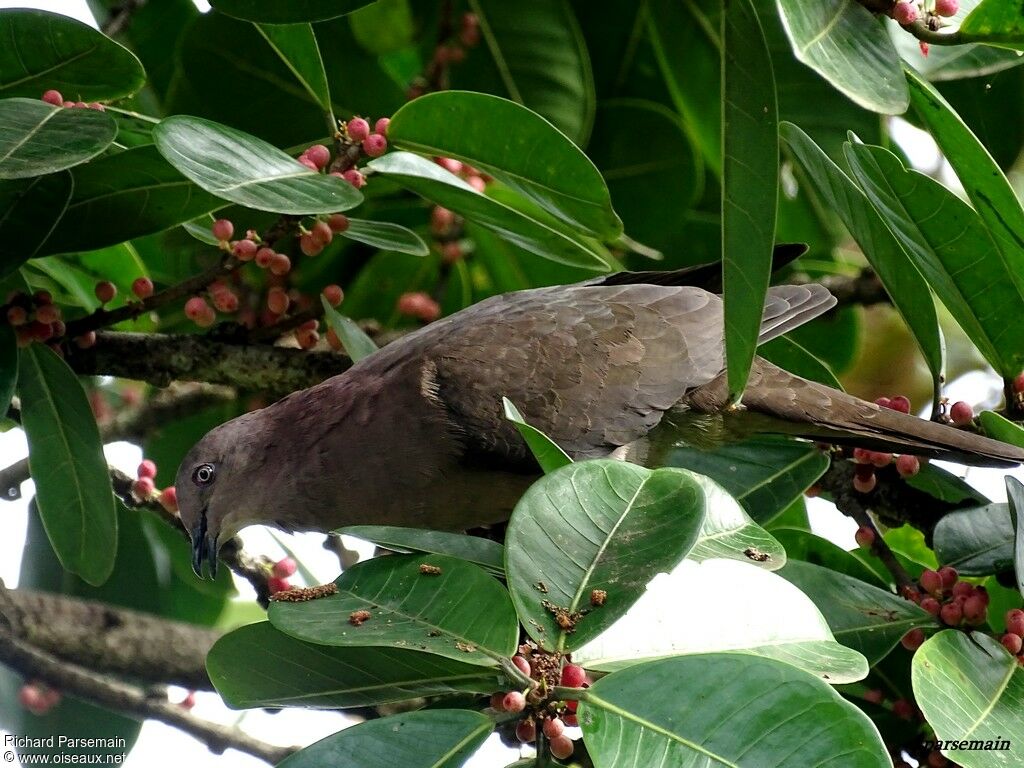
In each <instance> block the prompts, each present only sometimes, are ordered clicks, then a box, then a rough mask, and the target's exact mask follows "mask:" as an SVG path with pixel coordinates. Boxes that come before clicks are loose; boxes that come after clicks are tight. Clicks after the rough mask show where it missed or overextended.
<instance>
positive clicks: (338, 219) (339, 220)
mask: <svg viewBox="0 0 1024 768" xmlns="http://www.w3.org/2000/svg"><path fill="white" fill-rule="evenodd" d="M327 226H328V227H330V228H331V232H344V231H345V230H346V229H348V226H349V222H348V216H346V215H345V214H343V213H332V214H331V215H330V216H328V217H327Z"/></svg>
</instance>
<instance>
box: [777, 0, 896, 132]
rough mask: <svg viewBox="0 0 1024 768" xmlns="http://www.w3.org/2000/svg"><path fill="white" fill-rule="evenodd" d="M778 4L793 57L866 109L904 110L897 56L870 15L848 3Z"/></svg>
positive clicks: (788, 0)
mask: <svg viewBox="0 0 1024 768" xmlns="http://www.w3.org/2000/svg"><path fill="white" fill-rule="evenodd" d="M777 2H778V6H779V16H781V18H782V24H783V26H784V27H785V28H786V34H787V35H789V40H790V43H792V45H793V53H794V55H795V56H796V57H797V59H799V60H800V61H802V62H803V63H804V64H806V65H807V66H809V67H810V68H811V69H813V70H815V71H816V72H818V74H820V75H821V76H822V77H824V78H825V79H826V80H828V81H829V82H830V83H832V85H833V86H834V87H835V88H836V89H838V90H839V91H841V92H842V93H844V94H846V95H847V96H848V97H850V99H852V100H853V101H854V102H856V103H857V104H859V105H860V106H862V107H864V108H865V109H870V110H871V111H872V112H881V113H882V114H883V115H900V114H903V112H905V111H906V109H907V104H908V95H907V87H906V84H905V83H904V82H902V81H901V80H900V78H899V75H898V73H899V71H900V59H899V55H898V54H897V53H896V48H895V46H893V43H892V40H891V39H890V37H889V33H888V31H886V29H885V27H883V26H882V25H881V24H879V23H878V21H877V20H876V19H875V17H874V15H873V14H872V13H871V11H869V10H868V9H867V8H865V7H864V6H862V5H860V4H858V3H851V2H848V1H847V0H824V1H823V2H818V3H805V2H801V0H777Z"/></svg>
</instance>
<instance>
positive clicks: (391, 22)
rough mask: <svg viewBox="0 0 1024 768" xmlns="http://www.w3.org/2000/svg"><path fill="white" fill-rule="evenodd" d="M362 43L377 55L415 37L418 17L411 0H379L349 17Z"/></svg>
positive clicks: (411, 43) (394, 49)
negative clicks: (415, 16) (414, 14)
mask: <svg viewBox="0 0 1024 768" xmlns="http://www.w3.org/2000/svg"><path fill="white" fill-rule="evenodd" d="M348 22H349V25H350V26H351V27H352V36H353V37H355V39H356V41H357V42H358V43H359V45H360V46H361V47H362V48H363V49H365V50H367V51H369V52H370V53H375V54H378V55H385V54H389V53H396V52H398V51H402V49H404V48H407V47H408V46H410V45H413V44H414V43H415V41H416V33H417V31H418V30H417V29H416V19H414V18H413V13H412V8H411V7H410V2H409V0H377V2H374V3H370V5H368V6H366V7H365V8H361V9H359V10H358V11H356V12H355V13H353V14H352V15H351V16H350V17H349V18H348Z"/></svg>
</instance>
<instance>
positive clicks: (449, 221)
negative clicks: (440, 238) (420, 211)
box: [430, 205, 455, 235]
mask: <svg viewBox="0 0 1024 768" xmlns="http://www.w3.org/2000/svg"><path fill="white" fill-rule="evenodd" d="M454 223H455V214H454V213H452V212H451V211H449V210H448V209H447V208H442V207H441V206H440V205H435V206H434V207H433V208H432V209H431V211H430V229H431V231H432V232H433V233H434V234H435V235H443V234H445V233H446V232H447V231H448V230H449V229H451V227H452V225H453V224H454Z"/></svg>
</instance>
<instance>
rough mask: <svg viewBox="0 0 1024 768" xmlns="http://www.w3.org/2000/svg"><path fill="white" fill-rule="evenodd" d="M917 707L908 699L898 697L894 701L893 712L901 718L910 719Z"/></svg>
mask: <svg viewBox="0 0 1024 768" xmlns="http://www.w3.org/2000/svg"><path fill="white" fill-rule="evenodd" d="M914 710H915V707H914V705H913V704H911V703H910V702H909V701H907V700H906V699H896V701H894V702H893V703H892V713H893V714H894V715H896V717H898V718H900V719H901V720H910V719H911V718H912V717H913V716H914Z"/></svg>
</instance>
